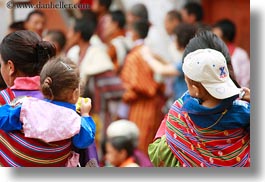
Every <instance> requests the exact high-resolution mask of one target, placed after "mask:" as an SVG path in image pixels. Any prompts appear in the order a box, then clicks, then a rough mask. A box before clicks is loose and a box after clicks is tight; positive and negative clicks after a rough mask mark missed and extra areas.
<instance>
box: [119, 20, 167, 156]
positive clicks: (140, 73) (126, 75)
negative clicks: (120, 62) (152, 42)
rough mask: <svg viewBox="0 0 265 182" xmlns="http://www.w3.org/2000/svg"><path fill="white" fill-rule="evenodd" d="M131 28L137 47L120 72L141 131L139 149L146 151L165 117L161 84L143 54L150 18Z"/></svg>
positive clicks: (135, 121)
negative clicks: (162, 109) (163, 114)
mask: <svg viewBox="0 0 265 182" xmlns="http://www.w3.org/2000/svg"><path fill="white" fill-rule="evenodd" d="M130 28H131V29H130V32H131V34H132V38H133V39H132V40H133V41H134V47H133V49H132V50H131V51H130V52H129V54H128V55H127V57H126V59H125V63H124V67H123V69H122V72H121V78H122V80H123V82H124V86H125V89H126V91H125V93H124V95H123V101H124V102H125V103H126V104H128V105H129V107H130V109H129V120H130V121H132V122H134V123H135V124H136V125H137V127H138V128H139V130H140V139H139V149H140V150H142V151H143V152H144V153H146V154H147V147H148V145H149V143H151V142H152V139H153V137H154V135H155V132H156V130H157V128H158V126H159V125H160V121H159V119H161V117H162V111H161V108H162V106H163V104H162V102H163V101H162V98H161V95H162V93H161V85H160V84H158V83H157V82H156V81H155V80H154V77H153V76H154V73H153V71H152V70H151V68H150V66H149V65H148V63H147V62H146V61H145V60H144V59H143V56H142V53H141V49H142V48H143V46H144V39H145V37H146V36H147V33H148V29H149V23H148V21H146V20H139V21H136V22H134V23H133V24H132V26H131V27H130Z"/></svg>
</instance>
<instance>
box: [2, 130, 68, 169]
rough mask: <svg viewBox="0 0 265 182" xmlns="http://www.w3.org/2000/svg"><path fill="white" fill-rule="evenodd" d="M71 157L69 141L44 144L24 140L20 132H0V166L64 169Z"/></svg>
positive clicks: (34, 140)
mask: <svg viewBox="0 0 265 182" xmlns="http://www.w3.org/2000/svg"><path fill="white" fill-rule="evenodd" d="M70 155H71V140H70V139H68V140H63V141H58V142H52V143H45V142H42V141H41V140H36V139H31V138H25V137H24V134H23V133H21V132H19V131H18V132H12V133H5V132H4V131H3V130H0V166H5V167H65V165H66V163H67V160H68V157H70Z"/></svg>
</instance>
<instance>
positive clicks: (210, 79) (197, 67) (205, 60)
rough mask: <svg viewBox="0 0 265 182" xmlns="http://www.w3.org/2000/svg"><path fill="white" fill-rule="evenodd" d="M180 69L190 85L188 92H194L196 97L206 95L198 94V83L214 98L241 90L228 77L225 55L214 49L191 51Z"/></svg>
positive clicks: (228, 95)
mask: <svg viewBox="0 0 265 182" xmlns="http://www.w3.org/2000/svg"><path fill="white" fill-rule="evenodd" d="M182 69H183V72H184V74H185V77H186V82H187V84H188V85H189V86H190V88H189V91H190V94H193V92H195V95H194V97H196V98H198V97H199V98H201V97H205V96H206V94H204V95H201V96H199V92H200V88H199V86H198V85H200V84H201V85H202V86H203V88H205V89H206V91H207V92H208V93H209V94H210V95H211V96H212V97H214V98H215V99H226V98H229V97H232V96H234V95H238V94H239V93H240V91H241V89H239V88H237V87H236V85H235V84H234V83H233V81H232V80H231V79H230V77H229V72H228V68H227V64H226V60H225V57H224V56H223V54H222V53H221V52H219V51H216V50H214V49H198V50H196V51H194V52H191V53H190V54H188V55H187V56H186V57H185V59H184V63H183V67H182ZM191 81H194V82H197V84H192V83H194V82H191Z"/></svg>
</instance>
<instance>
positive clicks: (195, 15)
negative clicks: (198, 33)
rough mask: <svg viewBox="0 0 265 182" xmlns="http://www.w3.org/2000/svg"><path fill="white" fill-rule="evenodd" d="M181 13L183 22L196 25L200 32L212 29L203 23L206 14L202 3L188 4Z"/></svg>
mask: <svg viewBox="0 0 265 182" xmlns="http://www.w3.org/2000/svg"><path fill="white" fill-rule="evenodd" d="M180 12H181V17H182V20H183V22H185V23H189V24H192V25H195V26H196V27H197V29H198V30H201V29H210V27H209V26H208V25H206V24H205V23H203V21H202V20H203V16H204V12H203V8H202V5H201V4H200V3H198V2H187V3H186V4H185V5H184V6H183V7H182V9H181V11H180Z"/></svg>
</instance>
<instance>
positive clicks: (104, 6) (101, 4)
mask: <svg viewBox="0 0 265 182" xmlns="http://www.w3.org/2000/svg"><path fill="white" fill-rule="evenodd" d="M111 3H112V0H94V1H93V3H92V7H91V10H92V11H93V12H94V13H96V15H97V21H98V24H97V29H96V34H97V35H98V36H99V38H100V39H101V41H103V42H105V41H106V40H105V39H104V36H103V32H104V31H105V30H104V24H105V21H106V15H107V14H108V12H109V8H110V5H111Z"/></svg>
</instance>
